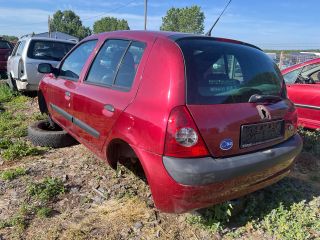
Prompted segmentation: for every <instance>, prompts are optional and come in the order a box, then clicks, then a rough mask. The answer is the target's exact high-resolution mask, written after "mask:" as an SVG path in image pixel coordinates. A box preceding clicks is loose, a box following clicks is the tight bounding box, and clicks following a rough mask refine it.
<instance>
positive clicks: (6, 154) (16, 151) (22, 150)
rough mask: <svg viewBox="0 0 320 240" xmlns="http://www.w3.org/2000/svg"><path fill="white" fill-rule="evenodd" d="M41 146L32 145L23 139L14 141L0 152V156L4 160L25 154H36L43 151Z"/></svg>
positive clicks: (14, 158) (17, 157) (10, 159)
mask: <svg viewBox="0 0 320 240" xmlns="http://www.w3.org/2000/svg"><path fill="white" fill-rule="evenodd" d="M43 151H44V150H43V149H42V148H37V147H33V146H31V145H30V144H28V143H26V142H24V141H21V140H19V141H16V142H14V143H13V144H11V145H10V146H9V147H8V148H7V149H5V150H3V151H2V152H1V156H2V158H3V159H4V160H6V161H12V160H16V159H19V158H22V157H25V156H36V155H40V154H41V153H43Z"/></svg>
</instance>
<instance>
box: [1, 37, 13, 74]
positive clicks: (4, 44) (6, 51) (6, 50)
mask: <svg viewBox="0 0 320 240" xmlns="http://www.w3.org/2000/svg"><path fill="white" fill-rule="evenodd" d="M11 51H12V45H11V43H10V42H8V41H6V40H3V39H1V38H0V78H3V77H5V76H6V75H7V60H8V57H9V56H10V54H11Z"/></svg>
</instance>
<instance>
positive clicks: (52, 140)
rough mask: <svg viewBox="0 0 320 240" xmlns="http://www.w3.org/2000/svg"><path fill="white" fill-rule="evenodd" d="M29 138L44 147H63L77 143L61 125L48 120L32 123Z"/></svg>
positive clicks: (36, 144)
mask: <svg viewBox="0 0 320 240" xmlns="http://www.w3.org/2000/svg"><path fill="white" fill-rule="evenodd" d="M28 138H29V140H30V141H31V142H32V144H33V145H35V146H42V147H52V148H62V147H68V146H71V145H75V144H77V141H76V140H75V139H74V138H73V137H71V136H70V135H69V134H68V133H67V132H66V131H64V130H63V129H62V128H61V127H60V126H58V125H57V124H52V122H51V123H50V122H49V121H48V120H41V121H38V122H35V123H33V124H31V125H30V126H29V127H28Z"/></svg>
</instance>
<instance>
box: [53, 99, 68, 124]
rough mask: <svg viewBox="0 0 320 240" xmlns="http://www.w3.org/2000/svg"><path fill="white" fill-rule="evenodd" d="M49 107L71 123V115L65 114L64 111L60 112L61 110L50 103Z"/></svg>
mask: <svg viewBox="0 0 320 240" xmlns="http://www.w3.org/2000/svg"><path fill="white" fill-rule="evenodd" d="M50 106H51V108H52V109H53V110H54V111H56V112H57V113H59V114H60V115H61V116H63V117H64V118H65V119H67V120H68V121H70V122H72V119H73V116H72V115H71V114H69V113H67V112H66V111H64V110H62V109H61V108H59V107H58V106H56V105H54V104H52V103H50Z"/></svg>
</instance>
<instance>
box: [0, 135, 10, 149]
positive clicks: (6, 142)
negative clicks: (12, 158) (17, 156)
mask: <svg viewBox="0 0 320 240" xmlns="http://www.w3.org/2000/svg"><path fill="white" fill-rule="evenodd" d="M11 144H12V141H11V140H10V139H9V138H0V149H8V148H9V147H10V145H11Z"/></svg>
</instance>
